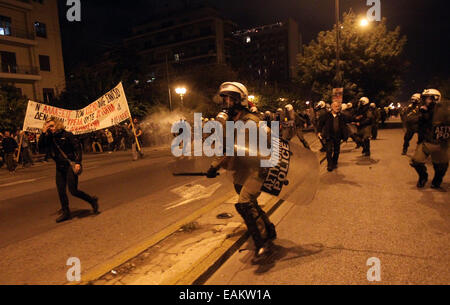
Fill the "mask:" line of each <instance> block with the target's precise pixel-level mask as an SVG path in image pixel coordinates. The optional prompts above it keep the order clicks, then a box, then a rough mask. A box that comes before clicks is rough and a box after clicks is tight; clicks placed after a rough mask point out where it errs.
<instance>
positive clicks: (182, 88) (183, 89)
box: [175, 87, 187, 108]
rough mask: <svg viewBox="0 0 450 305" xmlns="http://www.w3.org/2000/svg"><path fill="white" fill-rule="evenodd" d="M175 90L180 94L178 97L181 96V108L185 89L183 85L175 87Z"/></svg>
mask: <svg viewBox="0 0 450 305" xmlns="http://www.w3.org/2000/svg"><path fill="white" fill-rule="evenodd" d="M175 92H176V93H177V94H178V95H180V98H181V108H183V107H184V103H183V97H184V95H185V94H186V92H187V89H186V88H184V87H179V88H176V89H175Z"/></svg>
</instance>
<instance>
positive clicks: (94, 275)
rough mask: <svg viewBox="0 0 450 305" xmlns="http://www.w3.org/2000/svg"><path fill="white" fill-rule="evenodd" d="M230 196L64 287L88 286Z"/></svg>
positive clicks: (201, 209)
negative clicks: (79, 280)
mask: <svg viewBox="0 0 450 305" xmlns="http://www.w3.org/2000/svg"><path fill="white" fill-rule="evenodd" d="M229 197H230V196H229V195H224V196H221V197H219V198H218V199H216V200H214V201H213V202H211V203H209V204H208V205H206V206H204V207H202V208H200V209H198V210H197V211H195V212H194V213H192V214H190V215H188V216H186V217H185V218H183V219H181V220H179V221H177V222H176V223H174V224H172V225H170V226H168V227H167V228H165V229H163V230H162V231H160V232H158V233H156V234H154V235H152V236H151V237H150V238H148V239H146V240H144V241H142V242H141V243H139V244H137V245H135V246H134V247H131V248H128V249H125V250H124V251H122V252H120V253H118V254H117V255H115V256H113V257H112V258H111V259H109V260H107V261H105V262H104V263H102V264H100V265H97V266H96V267H94V268H92V269H90V270H89V271H87V272H86V273H85V274H82V275H81V276H82V281H81V282H78V283H72V282H67V283H66V285H89V284H90V283H91V282H92V281H95V280H97V279H99V278H100V277H102V276H103V275H105V274H106V273H108V272H109V271H110V270H112V269H114V268H117V267H118V266H120V265H122V264H124V263H126V262H127V261H129V260H130V259H132V258H134V257H136V256H138V255H139V254H141V253H142V252H144V251H145V250H147V249H148V248H150V247H152V246H154V245H156V244H157V243H159V242H161V241H162V240H164V239H166V238H167V237H169V236H170V235H172V234H173V233H175V232H176V231H178V230H179V229H180V227H182V226H183V225H185V224H186V223H190V222H192V221H194V220H195V219H197V218H198V217H200V216H201V215H203V214H205V213H207V212H209V211H210V210H212V209H214V208H216V207H217V206H219V205H220V204H222V203H223V202H224V201H226V200H227V199H228V198H229Z"/></svg>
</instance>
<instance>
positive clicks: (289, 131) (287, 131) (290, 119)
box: [281, 104, 311, 149]
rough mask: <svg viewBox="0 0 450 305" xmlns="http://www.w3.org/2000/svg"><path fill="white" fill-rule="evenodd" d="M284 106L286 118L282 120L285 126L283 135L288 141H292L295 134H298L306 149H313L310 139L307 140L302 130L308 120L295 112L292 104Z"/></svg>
mask: <svg viewBox="0 0 450 305" xmlns="http://www.w3.org/2000/svg"><path fill="white" fill-rule="evenodd" d="M284 108H285V119H284V121H283V122H281V124H282V126H283V128H282V133H281V137H282V138H283V139H285V140H287V141H290V140H291V139H292V138H293V137H294V136H297V137H298V139H299V140H300V142H302V144H303V146H304V147H305V148H306V149H311V148H310V147H309V144H308V141H306V139H305V137H304V135H303V130H302V129H303V128H304V127H305V125H306V121H305V120H304V119H303V118H301V117H300V116H299V115H298V114H297V113H295V110H294V107H293V106H292V105H291V104H289V105H286V106H285V107H284Z"/></svg>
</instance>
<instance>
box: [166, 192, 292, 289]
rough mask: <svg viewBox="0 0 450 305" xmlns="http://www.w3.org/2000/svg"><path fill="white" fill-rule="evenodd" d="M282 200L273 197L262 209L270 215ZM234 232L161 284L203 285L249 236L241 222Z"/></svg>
mask: <svg viewBox="0 0 450 305" xmlns="http://www.w3.org/2000/svg"><path fill="white" fill-rule="evenodd" d="M283 202H284V200H282V199H278V198H275V197H274V198H272V199H271V200H269V202H268V203H267V204H266V206H265V207H264V210H265V211H266V213H267V214H268V216H270V215H271V214H272V213H273V212H275V211H276V210H277V209H278V208H279V207H280V206H281V204H283ZM234 232H235V233H233V234H231V235H230V236H229V237H228V238H227V239H225V240H224V241H223V243H222V244H221V246H220V247H218V248H216V249H214V250H212V251H211V252H210V253H208V254H207V255H205V256H203V257H201V258H199V259H198V260H197V261H198V262H200V263H198V264H194V266H193V267H192V268H190V269H189V270H185V271H184V272H182V273H180V274H178V275H177V276H176V277H175V278H172V279H171V280H169V281H167V282H164V283H162V285H203V284H204V283H205V282H206V281H207V280H208V279H209V278H210V277H211V275H213V274H214V272H216V271H217V270H218V269H219V268H220V267H221V266H222V265H223V264H224V263H225V262H226V261H227V259H228V258H230V257H231V256H232V255H233V254H234V253H235V252H236V251H237V250H239V248H240V247H241V246H242V245H243V244H244V243H245V242H246V241H247V239H248V238H249V235H248V232H247V229H246V227H245V224H241V225H240V226H239V227H238V228H236V229H235V231H234Z"/></svg>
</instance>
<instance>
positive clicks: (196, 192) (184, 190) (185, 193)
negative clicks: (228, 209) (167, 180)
mask: <svg viewBox="0 0 450 305" xmlns="http://www.w3.org/2000/svg"><path fill="white" fill-rule="evenodd" d="M221 186H222V184H221V183H219V182H217V183H214V184H213V185H210V186H208V187H204V186H203V185H200V184H195V185H190V186H188V185H183V186H180V187H177V188H175V189H173V190H171V192H172V193H175V194H177V195H178V196H180V197H181V198H182V200H181V201H178V202H175V203H170V204H169V205H168V207H167V208H166V210H170V209H173V208H176V207H179V206H182V205H185V204H188V203H190V202H192V201H196V200H200V199H205V198H209V197H211V196H212V195H213V194H214V193H215V192H216V191H217V190H218V189H219V188H220V187H221Z"/></svg>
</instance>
